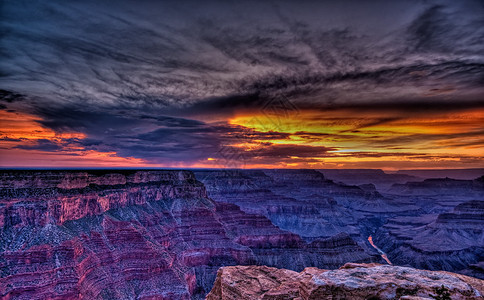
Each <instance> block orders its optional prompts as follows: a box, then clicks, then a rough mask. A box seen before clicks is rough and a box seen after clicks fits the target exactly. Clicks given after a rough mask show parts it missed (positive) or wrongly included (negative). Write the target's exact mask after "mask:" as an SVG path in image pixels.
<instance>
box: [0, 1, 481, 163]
mask: <svg viewBox="0 0 484 300" xmlns="http://www.w3.org/2000/svg"><path fill="white" fill-rule="evenodd" d="M0 14H1V15H0V18H1V19H2V29H1V32H0V34H1V35H2V39H1V42H0V54H1V56H2V60H0V69H1V70H2V71H1V73H0V89H1V90H0V99H1V100H2V101H3V102H6V103H8V108H9V109H13V110H15V111H18V112H24V113H28V114H32V115H35V116H36V117H38V118H39V121H38V122H39V124H41V125H42V126H44V127H46V128H50V129H53V130H54V131H55V132H58V133H62V132H80V133H83V134H85V136H86V138H83V139H68V140H66V141H65V142H63V143H54V142H51V143H49V142H47V141H38V143H37V144H35V145H22V146H18V147H19V149H20V148H21V147H23V148H21V149H38V150H43V151H59V150H60V149H61V148H62V147H64V148H65V147H71V146H74V145H76V146H78V147H82V148H84V149H87V150H96V151H102V152H111V151H114V152H116V153H118V155H121V156H133V157H137V158H143V159H147V160H148V161H150V162H161V163H163V162H166V161H197V160H201V159H202V160H203V159H205V158H208V157H210V156H211V155H213V153H217V151H219V150H220V149H221V148H223V147H225V146H226V145H230V144H233V143H236V142H240V143H244V142H250V141H252V140H257V141H265V140H271V139H288V138H289V135H288V134H285V133H281V132H259V131H256V130H252V129H248V128H243V127H241V126H236V125H231V124H227V123H226V122H220V120H227V119H228V118H230V117H231V116H233V115H236V114H237V113H241V112H248V113H254V112H257V113H259V114H267V113H268V112H269V113H270V111H271V110H272V109H275V108H278V107H279V106H280V105H279V104H280V100H282V101H283V102H285V103H286V105H287V106H286V108H284V109H286V110H292V112H294V113H296V114H297V113H298V111H304V110H312V111H314V110H316V111H320V112H321V115H322V118H325V117H326V116H325V115H324V112H330V111H334V110H346V111H348V114H354V113H361V114H363V115H364V114H368V115H371V114H372V113H377V114H380V115H378V116H376V117H375V116H370V117H368V120H366V121H365V122H361V123H359V125H357V126H355V127H354V128H352V129H351V130H350V131H349V132H351V131H352V132H354V133H356V131H357V130H359V129H363V128H365V127H370V126H376V125H382V124H387V123H390V122H394V121H400V120H405V119H406V118H407V117H408V116H414V115H416V114H419V115H426V114H428V115H430V114H434V113H440V112H455V111H464V110H467V109H481V108H484V102H483V99H484V98H483V96H484V56H483V53H484V17H483V16H484V7H483V6H482V4H481V3H480V2H479V1H458V2H456V1H407V2H403V1H401V2H400V1H398V2H397V1H377V0H375V1H337V2H334V1H320V2H317V3H316V2H310V3H309V2H298V1H277V2H272V1H248V2H246V1H244V2H230V3H226V2H222V1H204V2H203V3H201V2H196V1H189V2H186V1H184V2H183V3H181V2H176V1H156V2H155V1H142V2H140V3H134V2H132V1H117V2H116V5H113V4H112V3H110V2H108V1H90V0H88V1H82V2H76V1H60V0H54V1H34V2H32V1H26V0H15V1H14V0H8V1H4V3H2V10H1V11H0ZM275 99H276V100H275ZM278 101H279V102H278ZM6 108H7V105H5V104H3V103H0V109H6ZM383 113H388V115H384V116H381V115H382V114H383ZM328 115H329V116H328V117H331V115H330V113H329V114H328ZM363 118H364V116H363ZM201 120H202V121H201ZM298 134H305V136H306V137H309V138H311V137H313V138H317V135H319V138H321V136H323V135H324V134H315V133H302V132H300V133H298ZM421 138H424V137H422V136H410V137H406V138H404V139H403V140H402V139H400V138H395V140H391V139H390V140H386V141H383V142H382V143H386V144H387V145H389V146H390V145H393V146H395V145H396V144H398V143H405V142H410V141H413V140H417V139H421ZM431 138H432V139H433V138H435V139H438V138H440V137H437V136H435V137H431ZM29 147H30V148H29ZM329 150H330V149H328V148H324V147H311V146H283V145H266V147H265V148H263V150H261V151H260V152H259V154H258V156H256V157H265V158H268V157H270V156H272V157H279V158H281V159H282V158H287V157H290V156H291V155H292V153H294V156H300V157H324V156H325V155H329V152H328V151H329ZM249 152H250V151H249ZM249 155H252V156H254V155H255V152H254V153H249ZM254 157H255V156H254Z"/></svg>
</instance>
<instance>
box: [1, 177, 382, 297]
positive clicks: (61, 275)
mask: <svg viewBox="0 0 484 300" xmlns="http://www.w3.org/2000/svg"><path fill="white" fill-rule="evenodd" d="M123 172H124V173H123ZM123 172H120V173H112V174H111V173H108V172H105V171H102V172H101V171H96V172H94V173H93V174H91V173H89V172H87V173H84V172H81V173H79V174H78V175H79V176H76V174H77V173H76V172H65V174H63V173H62V172H53V173H52V172H47V173H46V177H45V178H43V177H42V176H41V174H40V175H39V174H37V173H35V174H33V175H32V174H30V173H28V172H27V176H26V177H27V179H24V178H22V177H21V176H20V178H19V182H18V183H15V182H14V180H13V179H12V178H11V175H8V174H9V173H8V172H7V173H8V174H7V175H5V174H3V175H2V176H0V178H3V179H2V180H4V181H3V182H2V183H0V186H3V188H2V189H0V216H1V219H0V222H1V223H0V298H2V299H72V298H83V299H189V298H200V297H204V296H205V295H206V293H207V292H208V291H209V289H210V288H211V287H212V285H213V282H214V280H215V276H216V272H217V270H218V268H219V267H221V266H227V265H246V264H256V263H259V264H260V263H266V264H271V265H274V266H278V267H288V268H294V269H302V268H304V267H306V266H308V265H317V266H321V267H332V266H339V265H341V264H342V263H344V261H345V260H351V259H354V260H357V261H373V260H375V259H378V257H376V256H372V255H368V254H366V253H365V252H364V251H363V249H361V248H360V247H359V246H358V245H357V244H356V243H355V242H354V241H353V240H352V239H351V238H350V237H349V236H347V235H345V236H336V237H334V238H332V239H330V240H325V241H322V242H313V243H311V244H307V243H305V242H304V241H303V240H302V239H301V238H300V237H299V236H298V235H295V234H292V233H289V232H286V231H283V230H281V229H280V228H278V227H276V226H274V225H273V224H272V223H271V221H269V220H268V219H267V218H266V217H264V216H261V215H254V214H247V213H245V212H243V211H241V210H240V209H239V207H238V206H236V205H233V204H223V203H217V202H214V201H213V200H211V199H209V198H207V196H206V192H205V188H204V186H203V184H201V183H200V182H198V181H196V180H195V178H194V176H193V174H192V173H191V172H181V171H141V172H137V171H123ZM86 174H87V175H86ZM54 175H55V176H54ZM5 178H6V179H5ZM0 182H1V180H0ZM41 183H45V184H46V187H44V188H42V187H41ZM88 183H89V184H88ZM86 184H88V185H86ZM9 185H10V186H13V187H15V188H7V187H6V186H9ZM318 243H319V244H318Z"/></svg>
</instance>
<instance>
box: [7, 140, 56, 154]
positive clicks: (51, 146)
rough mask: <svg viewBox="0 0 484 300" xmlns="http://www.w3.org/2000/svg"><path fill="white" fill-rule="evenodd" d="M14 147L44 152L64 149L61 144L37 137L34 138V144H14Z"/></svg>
mask: <svg viewBox="0 0 484 300" xmlns="http://www.w3.org/2000/svg"><path fill="white" fill-rule="evenodd" d="M14 148H15V149H23V150H39V151H46V152H56V151H60V150H62V149H64V147H63V146H62V145H60V144H58V143H55V142H52V141H50V140H47V139H38V140H36V142H35V144H32V145H18V146H15V147H14Z"/></svg>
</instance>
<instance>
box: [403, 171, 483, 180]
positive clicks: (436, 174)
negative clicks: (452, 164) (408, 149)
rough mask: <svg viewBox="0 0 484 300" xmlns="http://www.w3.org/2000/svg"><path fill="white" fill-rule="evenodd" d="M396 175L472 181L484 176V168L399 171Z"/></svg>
mask: <svg viewBox="0 0 484 300" xmlns="http://www.w3.org/2000/svg"><path fill="white" fill-rule="evenodd" d="M395 174H401V175H410V176H416V177H421V178H425V179H428V178H445V177H448V178H452V179H463V180H470V179H475V178H477V177H481V176H484V168H477V169H437V170H433V169H428V170H399V171H397V172H396V173H395Z"/></svg>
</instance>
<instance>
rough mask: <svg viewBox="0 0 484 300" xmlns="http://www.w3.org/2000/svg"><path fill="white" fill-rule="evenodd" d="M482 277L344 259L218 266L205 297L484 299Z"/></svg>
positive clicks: (227, 299)
mask: <svg viewBox="0 0 484 300" xmlns="http://www.w3.org/2000/svg"><path fill="white" fill-rule="evenodd" d="M483 295H484V281H483V280H480V279H476V278H473V277H468V276H464V275H459V274H454V273H449V272H443V271H425V270H418V269H413V268H407V267H398V266H389V265H380V264H353V263H347V264H345V265H344V266H343V267H341V268H339V269H337V270H321V269H316V268H306V269H305V270H304V271H302V272H301V273H297V272H294V271H290V270H284V269H276V268H270V267H266V266H233V267H223V268H220V269H219V271H218V273H217V279H216V281H215V284H214V287H213V289H212V291H211V292H210V293H209V294H208V295H207V299H208V300H218V299H220V300H231V299H274V300H275V299H278V300H282V299H301V300H302V299H483Z"/></svg>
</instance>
